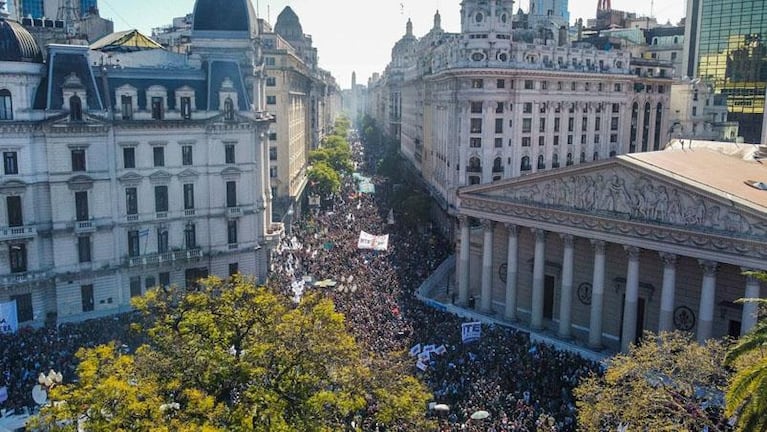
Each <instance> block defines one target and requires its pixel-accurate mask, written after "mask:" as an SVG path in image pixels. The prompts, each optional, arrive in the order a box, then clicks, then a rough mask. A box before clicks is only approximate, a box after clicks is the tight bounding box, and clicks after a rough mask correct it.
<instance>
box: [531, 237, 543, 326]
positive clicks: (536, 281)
mask: <svg viewBox="0 0 767 432" xmlns="http://www.w3.org/2000/svg"><path fill="white" fill-rule="evenodd" d="M532 232H533V235H534V236H535V258H534V260H535V261H534V262H533V296H532V297H533V298H532V304H533V305H532V312H531V315H530V327H532V328H533V330H540V329H542V328H543V281H544V274H543V272H544V270H545V265H546V231H544V230H542V229H538V228H533V229H532Z"/></svg>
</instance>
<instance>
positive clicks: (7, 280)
mask: <svg viewBox="0 0 767 432" xmlns="http://www.w3.org/2000/svg"><path fill="white" fill-rule="evenodd" d="M52 276H53V272H50V271H37V272H30V271H28V272H24V273H11V274H8V275H3V276H0V286H1V287H9V286H12V285H16V284H23V283H30V282H40V281H42V280H45V279H48V278H50V277H52Z"/></svg>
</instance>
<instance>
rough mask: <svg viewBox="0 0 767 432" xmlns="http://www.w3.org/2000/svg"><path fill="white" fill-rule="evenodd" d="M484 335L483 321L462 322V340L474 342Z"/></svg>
mask: <svg viewBox="0 0 767 432" xmlns="http://www.w3.org/2000/svg"><path fill="white" fill-rule="evenodd" d="M480 336H482V323H481V322H479V321H476V322H469V323H463V324H461V341H462V342H463V343H467V342H474V341H477V340H479V338H480Z"/></svg>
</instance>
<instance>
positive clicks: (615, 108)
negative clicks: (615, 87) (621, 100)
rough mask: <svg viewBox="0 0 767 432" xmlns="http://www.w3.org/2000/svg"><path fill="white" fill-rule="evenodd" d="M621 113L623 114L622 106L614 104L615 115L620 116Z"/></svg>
mask: <svg viewBox="0 0 767 432" xmlns="http://www.w3.org/2000/svg"><path fill="white" fill-rule="evenodd" d="M619 112H621V106H620V104H617V103H614V104H613V114H618V113H619Z"/></svg>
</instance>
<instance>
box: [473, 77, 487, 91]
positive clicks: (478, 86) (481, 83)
mask: <svg viewBox="0 0 767 432" xmlns="http://www.w3.org/2000/svg"><path fill="white" fill-rule="evenodd" d="M484 86H485V82H484V81H483V80H481V79H473V80H471V88H475V89H481V88H482V87H484Z"/></svg>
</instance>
